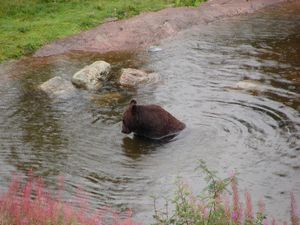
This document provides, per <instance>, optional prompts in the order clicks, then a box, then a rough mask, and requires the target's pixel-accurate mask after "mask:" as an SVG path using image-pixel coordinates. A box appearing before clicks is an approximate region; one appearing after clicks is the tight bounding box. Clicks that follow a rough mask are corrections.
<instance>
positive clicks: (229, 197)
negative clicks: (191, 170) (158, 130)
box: [0, 161, 300, 225]
mask: <svg viewBox="0 0 300 225" xmlns="http://www.w3.org/2000/svg"><path fill="white" fill-rule="evenodd" d="M198 169H200V171H202V172H203V173H204V175H205V177H204V178H205V180H206V182H207V186H206V187H205V188H204V190H203V191H202V192H201V194H199V195H195V194H194V193H193V192H192V191H191V188H190V187H189V186H188V185H187V184H186V183H184V182H182V181H178V182H177V190H176V193H175V197H174V199H173V201H172V202H171V203H172V206H173V207H172V210H170V209H169V201H167V200H166V201H165V202H166V205H165V209H157V206H156V199H154V220H155V222H154V223H153V225H278V224H279V223H277V222H276V220H275V219H271V220H270V219H267V216H266V214H265V205H264V203H263V202H262V201H260V202H259V203H258V207H257V208H258V210H257V212H256V213H254V209H253V206H252V200H251V196H250V193H249V192H246V193H245V199H244V204H243V203H242V201H241V198H240V196H239V191H238V186H237V179H236V176H235V174H234V173H232V174H231V175H230V176H229V177H228V178H225V179H221V178H219V177H218V176H217V174H216V172H215V171H212V170H209V169H208V168H207V166H206V164H205V163H204V162H203V161H200V163H199V166H198ZM57 189H58V191H57V192H54V193H52V194H51V193H50V192H49V191H47V190H46V188H45V185H44V183H43V181H42V180H41V179H40V178H34V177H33V176H32V175H31V176H30V177H29V179H28V180H27V182H25V183H24V182H21V180H20V179H19V178H18V176H14V177H13V179H12V181H11V183H10V186H9V187H8V190H7V191H6V192H4V193H0V225H137V224H140V223H136V222H134V221H133V220H132V212H131V210H128V211H127V212H126V213H125V214H124V213H123V214H122V215H121V214H120V213H117V212H116V211H114V210H112V209H111V208H108V207H106V208H102V209H99V210H95V211H93V213H91V212H89V207H88V204H87V203H86V202H85V201H84V200H82V198H80V196H81V195H80V196H78V200H76V199H74V200H75V201H68V202H66V201H63V198H62V196H61V191H62V190H63V180H62V179H61V180H59V181H58V188H57ZM229 189H231V191H229ZM290 212H291V213H290V215H291V217H290V223H289V224H291V225H300V219H299V214H300V210H299V209H298V208H297V205H296V198H295V196H294V194H293V193H291V210H290ZM143 224H149V223H143ZM284 225H288V223H287V222H285V223H284Z"/></svg>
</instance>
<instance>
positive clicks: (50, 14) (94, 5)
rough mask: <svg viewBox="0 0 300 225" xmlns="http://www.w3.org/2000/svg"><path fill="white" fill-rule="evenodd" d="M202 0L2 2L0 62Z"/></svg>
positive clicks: (0, 10)
mask: <svg viewBox="0 0 300 225" xmlns="http://www.w3.org/2000/svg"><path fill="white" fill-rule="evenodd" d="M198 4H200V1H199V0H126V1H124V0H2V1H1V7H0V49H1V50H0V62H2V61H4V60H7V59H12V58H19V57H20V56H22V55H27V54H31V53H33V52H34V51H36V50H37V49H38V48H40V47H41V46H42V45H44V44H46V43H49V42H51V41H53V40H55V39H58V38H62V37H66V36H69V35H73V34H76V33H79V32H80V31H82V30H86V29H90V28H92V27H95V26H97V25H99V24H101V23H102V22H103V21H105V19H106V18H110V17H113V18H117V19H123V18H128V17H131V16H134V15H137V14H139V13H140V12H145V11H157V10H160V9H163V8H166V7H171V6H175V7H176V6H197V5H198Z"/></svg>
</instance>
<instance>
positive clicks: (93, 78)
mask: <svg viewBox="0 0 300 225" xmlns="http://www.w3.org/2000/svg"><path fill="white" fill-rule="evenodd" d="M110 69H111V66H110V64H109V63H107V62H104V61H96V62H94V63H93V64H91V65H88V66H86V67H84V68H83V69H82V70H80V71H78V72H77V73H75V74H74V76H73V78H72V83H73V84H74V85H75V86H77V87H80V88H84V89H88V90H95V89H98V88H100V87H101V86H102V85H103V83H102V82H103V81H105V80H107V78H108V75H109V72H110Z"/></svg>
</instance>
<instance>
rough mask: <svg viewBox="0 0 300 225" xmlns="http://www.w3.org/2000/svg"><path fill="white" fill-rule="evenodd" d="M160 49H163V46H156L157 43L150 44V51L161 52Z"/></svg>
mask: <svg viewBox="0 0 300 225" xmlns="http://www.w3.org/2000/svg"><path fill="white" fill-rule="evenodd" d="M160 51H162V48H161V47H158V46H155V45H153V46H150V47H149V48H148V52H160Z"/></svg>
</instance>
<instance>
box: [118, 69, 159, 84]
mask: <svg viewBox="0 0 300 225" xmlns="http://www.w3.org/2000/svg"><path fill="white" fill-rule="evenodd" d="M158 81H159V75H158V74H157V73H146V72H145V71H142V70H137V69H132V68H126V69H122V72H121V77H120V81H119V82H120V84H121V85H123V86H129V87H134V86H137V85H140V84H150V83H156V82H158Z"/></svg>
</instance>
